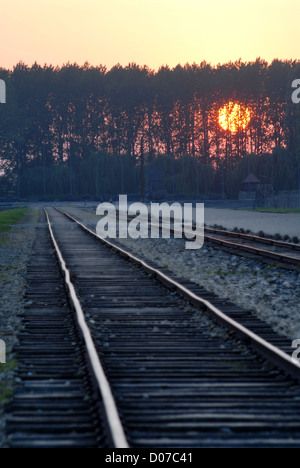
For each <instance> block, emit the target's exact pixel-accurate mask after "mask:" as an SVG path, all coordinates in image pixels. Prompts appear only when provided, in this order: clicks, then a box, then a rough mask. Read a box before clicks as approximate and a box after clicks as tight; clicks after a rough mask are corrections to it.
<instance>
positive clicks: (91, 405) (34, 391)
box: [8, 208, 300, 447]
mask: <svg viewBox="0 0 300 468" xmlns="http://www.w3.org/2000/svg"><path fill="white" fill-rule="evenodd" d="M47 213H48V216H49V218H48V219H49V227H50V234H49V233H48V232H47V229H48V227H47V226H46V225H45V224H44V225H41V228H40V231H41V233H40V235H39V236H38V239H37V244H36V246H35V256H34V257H33V259H32V264H31V265H30V267H29V288H28V293H27V301H28V302H27V309H26V313H25V317H24V319H25V328H24V331H23V332H22V334H21V336H20V347H19V361H20V367H19V379H20V388H19V391H18V392H17V393H16V395H15V397H14V399H13V401H12V404H11V407H10V417H9V421H8V433H9V440H10V444H11V446H32V445H33V446H43V444H45V445H48V446H49V445H50V446H56V445H58V446H75V445H76V444H79V445H83V446H98V447H101V446H107V445H109V446H116V445H117V444H118V443H120V442H118V441H120V439H118V436H115V437H114V433H115V431H116V432H117V434H118V435H120V432H121V433H122V429H123V434H124V437H125V440H123V442H122V441H121V443H120V446H121V445H122V443H124V442H125V443H124V445H126V443H127V444H128V446H131V447H245V446H247V447H258V446H263V447H299V446H300V386H299V381H298V379H299V375H300V374H299V365H297V364H296V363H294V362H293V361H292V359H291V358H290V356H289V354H288V353H289V351H290V343H289V342H288V341H287V340H285V339H284V338H282V337H280V336H278V335H276V334H275V333H274V332H273V331H272V329H271V328H270V327H269V326H268V325H267V324H265V323H264V322H262V321H260V320H258V319H257V318H255V317H254V316H252V315H251V312H250V311H244V310H241V309H239V308H238V307H236V306H234V305H233V304H230V303H229V302H224V301H222V302H220V301H219V302H218V298H217V297H215V296H213V295H211V294H209V293H207V292H206V291H204V290H203V289H201V288H199V287H198V286H196V285H195V284H193V283H189V282H187V281H186V280H184V279H182V281H179V282H178V279H177V280H176V281H175V279H174V278H170V277H169V275H168V272H165V271H158V270H157V269H156V268H155V267H154V266H153V265H146V264H145V263H144V262H142V261H141V260H139V259H137V258H135V257H133V256H131V255H130V254H129V253H127V252H125V251H124V250H122V249H120V248H118V247H117V246H115V245H113V244H112V243H111V242H107V241H104V240H102V241H101V242H99V239H98V238H97V236H96V235H95V234H94V233H93V232H92V231H90V230H88V229H87V228H86V227H85V226H83V225H82V224H80V223H78V222H76V220H75V219H74V218H71V217H67V216H66V215H65V214H63V213H61V212H58V211H57V210H55V209H53V208H51V209H47ZM51 241H52V244H53V245H54V246H55V247H56V255H57V256H58V261H57V260H55V257H54V256H53V252H51V251H50V245H51V244H50V242H51ZM116 252H118V253H119V255H116ZM124 257H125V258H124ZM128 259H129V260H130V262H128ZM58 265H60V269H61V273H60V274H58V271H57V269H58ZM64 268H65V271H64ZM66 270H67V272H66ZM68 272H69V275H68ZM62 274H63V276H65V279H66V283H65V286H63V285H62ZM54 291H56V292H55V293H54ZM66 293H67V295H68V298H69V300H68V301H67V299H66ZM77 302H78V303H77ZM191 304H193V306H192V305H191ZM78 308H79V311H78ZM80 311H81V312H83V311H84V314H82V317H81V316H80V313H79V312H80ZM207 313H209V314H211V316H213V317H214V319H216V320H218V321H220V322H221V323H222V324H226V327H229V328H230V329H231V330H234V332H235V334H231V333H232V332H225V331H223V330H222V329H219V328H218V327H217V326H213V325H212V322H211V321H210V319H209V318H208V315H207ZM82 320H84V324H82V323H81V321H82ZM71 324H72V325H71ZM69 327H71V328H69ZM85 327H86V328H85ZM89 332H90V337H91V343H89V346H88V343H87V341H88V340H87V338H86V335H89ZM236 334H237V335H239V337H240V338H242V339H243V341H245V342H247V343H248V344H251V348H250V347H249V346H246V345H245V344H243V342H242V341H240V340H239V339H238V338H237V336H236ZM54 344H55V346H54ZM93 346H94V347H95V348H93ZM89 347H92V348H93V351H94V350H95V351H96V354H97V356H99V357H100V361H99V363H97V365H95V362H94V359H96V361H97V356H94V354H93V352H92V355H90V354H89V353H88V352H87V349H88V348H89ZM253 347H254V348H255V349H256V351H254V350H253V349H252V348H253ZM58 353H61V354H58ZM266 356H267V357H266ZM270 362H272V363H276V366H277V367H274V366H273V365H271V364H270ZM99 365H101V366H102V369H103V371H104V377H106V378H107V381H106V384H107V385H108V387H109V388H106V391H104V389H103V387H102V386H101V379H100V378H99V375H98V369H97V366H99ZM291 376H292V377H291ZM102 377H103V376H102ZM108 382H109V383H108ZM66 387H67V388H66ZM110 389H111V394H109V399H110V398H111V396H112V398H113V401H112V402H110V404H112V406H109V405H107V404H106V399H105V398H106V392H107V391H108V393H109V390H110ZM74 403H75V404H74ZM114 404H115V407H114ZM77 408H78V411H77ZM116 408H117V414H114V410H115V409H116ZM73 410H74V414H73ZM112 415H113V417H111V416H112ZM68 416H70V420H68ZM73 416H74V418H73ZM116 420H117V424H116V427H114V426H115V424H114V423H116ZM119 423H120V424H121V428H120V426H119ZM49 427H50V429H49ZM121 435H122V434H121ZM124 445H123V446H124Z"/></svg>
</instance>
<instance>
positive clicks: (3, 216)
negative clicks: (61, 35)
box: [0, 208, 27, 233]
mask: <svg viewBox="0 0 300 468" xmlns="http://www.w3.org/2000/svg"><path fill="white" fill-rule="evenodd" d="M26 210H27V208H17V209H15V210H7V211H1V212H0V233H2V232H7V231H9V230H10V229H11V226H12V225H14V224H17V222H18V221H20V219H21V218H22V217H23V216H24V215H25V212H26Z"/></svg>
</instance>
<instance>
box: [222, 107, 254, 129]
mask: <svg viewBox="0 0 300 468" xmlns="http://www.w3.org/2000/svg"><path fill="white" fill-rule="evenodd" d="M249 122H250V111H249V109H248V108H247V107H245V106H243V105H242V104H238V103H237V102H232V101H229V102H228V103H227V104H225V106H223V107H221V108H220V109H219V124H220V126H221V127H222V128H223V130H229V131H230V132H232V133H236V132H237V131H239V130H242V129H243V130H244V129H245V128H246V127H247V125H248V123H249Z"/></svg>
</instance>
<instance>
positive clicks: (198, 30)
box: [0, 0, 300, 69]
mask: <svg viewBox="0 0 300 468" xmlns="http://www.w3.org/2000/svg"><path fill="white" fill-rule="evenodd" d="M0 14H1V41H2V44H1V53H0V67H5V68H12V67H13V66H14V65H15V64H16V63H17V62H19V61H20V60H22V61H24V62H25V63H27V64H28V65H31V64H32V63H33V62H35V61H37V62H38V63H40V64H44V63H47V64H50V63H51V64H52V65H62V64H63V63H66V62H68V61H70V62H75V61H76V62H77V63H79V64H80V65H82V64H83V63H84V62H85V61H88V62H90V63H91V64H92V65H99V64H103V65H106V66H107V67H108V68H111V67H112V66H113V65H115V64H116V63H118V62H119V63H121V64H122V65H127V64H128V63H129V62H136V63H138V64H140V65H144V64H146V65H148V66H149V67H150V68H153V69H158V68H159V66H161V65H165V64H168V65H170V66H171V67H173V66H175V65H177V64H178V63H181V64H182V65H184V64H185V63H187V62H189V63H193V62H196V63H199V62H201V61H202V60H207V61H208V62H211V63H212V64H217V63H219V62H220V63H224V62H227V61H229V60H232V61H234V60H237V59H239V58H241V59H242V60H243V61H249V60H255V59H256V57H258V56H260V57H262V58H264V59H266V60H268V61H272V59H274V58H276V57H278V58H281V59H290V58H292V59H299V58H300V53H299V44H300V28H299V24H298V23H299V17H300V1H299V0H251V1H250V0H0Z"/></svg>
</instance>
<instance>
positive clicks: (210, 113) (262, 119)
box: [0, 58, 300, 198]
mask: <svg viewBox="0 0 300 468" xmlns="http://www.w3.org/2000/svg"><path fill="white" fill-rule="evenodd" d="M296 78H300V62H299V61H291V60H285V61H282V60H277V59H276V60H274V61H273V62H272V63H271V64H268V63H267V62H266V61H265V60H262V59H260V58H259V59H257V60H256V61H254V62H247V63H245V62H242V61H237V62H234V63H233V62H230V63H226V64H220V65H217V66H212V65H211V64H209V63H207V62H202V63H200V64H195V63H194V64H192V65H190V64H186V65H185V66H180V65H178V66H177V67H175V68H173V69H171V68H169V67H168V66H162V67H161V68H160V69H159V70H158V71H153V70H151V69H150V68H148V67H147V66H143V67H142V66H139V65H137V64H135V63H132V64H129V65H128V66H126V67H122V66H121V65H116V66H114V67H113V68H112V69H110V70H107V68H106V67H105V66H97V67H95V66H91V65H89V64H88V63H86V64H84V65H83V66H79V65H77V64H70V63H68V64H66V65H64V66H62V67H53V66H51V65H44V66H41V65H38V64H37V63H35V64H34V65H32V66H31V67H29V66H27V65H25V64H24V63H18V64H17V65H16V66H15V67H14V69H13V70H5V69H0V79H4V80H5V82H6V87H7V103H6V104H5V105H1V106H0V196H2V197H5V196H6V197H7V196H10V197H18V198H20V197H31V196H32V197H66V196H69V197H83V196H93V197H100V196H103V195H104V194H105V195H107V194H110V195H113V194H117V193H120V192H121V191H122V190H123V191H125V192H126V193H137V192H139V187H140V177H141V176H140V173H141V171H140V169H141V167H140V165H141V156H143V164H145V167H146V169H147V168H151V167H159V168H160V170H161V172H162V181H163V186H164V189H165V190H166V191H167V192H168V193H169V194H173V195H176V194H178V195H179V194H183V195H199V196H200V195H205V194H206V195H208V194H215V195H217V194H220V193H221V192H222V190H224V187H225V195H226V196H228V197H235V196H236V195H237V192H238V190H239V189H240V184H241V181H242V179H243V178H245V177H246V176H247V173H249V171H251V172H253V171H256V172H257V175H258V176H260V175H262V176H263V177H265V178H266V179H267V178H268V177H269V178H270V177H271V176H270V171H271V170H272V171H273V172H272V174H273V176H272V177H274V184H275V188H276V189H278V190H288V189H291V190H293V189H297V188H298V183H299V177H298V172H297V169H296V168H297V167H298V164H299V161H300V110H299V108H300V105H298V106H297V105H295V104H293V102H292V100H291V94H292V88H291V84H292V82H293V80H294V79H296ZM229 101H231V102H237V103H241V104H242V105H243V106H244V107H245V108H248V109H249V111H250V115H251V120H250V122H249V124H248V125H247V126H246V127H245V128H239V129H238V131H237V132H235V133H232V132H230V131H229V130H227V131H225V130H224V129H222V127H221V126H220V125H219V121H218V116H219V110H220V108H221V107H222V106H224V105H226V103H228V102H229ZM271 155H272V159H270V157H271ZM270 161H271V162H270ZM270 165H272V167H271V169H270ZM145 174H147V170H146V171H145ZM266 179H265V180H266Z"/></svg>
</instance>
